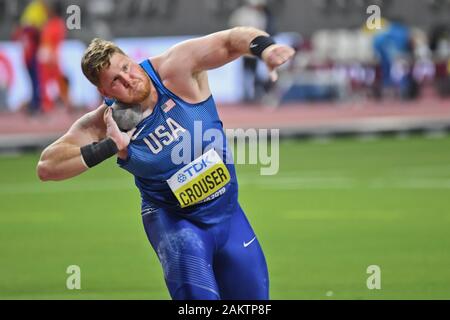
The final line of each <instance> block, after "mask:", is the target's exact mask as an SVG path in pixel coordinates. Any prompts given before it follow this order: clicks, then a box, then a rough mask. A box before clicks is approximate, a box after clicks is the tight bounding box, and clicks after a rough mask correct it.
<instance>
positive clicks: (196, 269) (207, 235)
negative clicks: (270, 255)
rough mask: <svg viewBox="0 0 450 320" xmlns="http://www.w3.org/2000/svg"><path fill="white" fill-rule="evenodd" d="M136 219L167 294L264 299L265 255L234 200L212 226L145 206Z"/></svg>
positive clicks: (266, 288)
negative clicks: (229, 211) (227, 213)
mask: <svg viewBox="0 0 450 320" xmlns="http://www.w3.org/2000/svg"><path fill="white" fill-rule="evenodd" d="M142 219H143V223H144V228H145V232H146V234H147V237H148V239H149V241H150V243H151V245H152V246H153V249H154V250H155V252H156V253H157V255H158V258H159V260H160V262H161V265H162V268H163V272H164V279H165V281H166V285H167V288H168V289H169V292H170V295H171V297H172V299H175V300H194V299H201V300H207V299H214V300H215V299H227V300H231V299H235V300H267V299H269V277H268V271H267V264H266V260H265V258H264V254H263V252H262V250H261V247H260V244H259V242H258V240H257V238H256V236H255V234H254V232H253V230H252V228H251V226H250V223H249V222H248V220H247V218H246V216H245V214H244V212H243V211H242V209H241V207H240V206H239V205H238V206H237V209H236V211H235V212H234V213H233V215H232V216H231V218H230V219H227V220H225V221H223V222H221V223H219V224H215V225H203V224H198V223H195V222H192V221H189V220H187V219H184V218H181V217H180V216H177V215H174V214H171V213H169V212H167V211H166V210H164V209H157V210H155V211H149V210H148V209H147V210H146V208H145V206H144V207H143V214H142Z"/></svg>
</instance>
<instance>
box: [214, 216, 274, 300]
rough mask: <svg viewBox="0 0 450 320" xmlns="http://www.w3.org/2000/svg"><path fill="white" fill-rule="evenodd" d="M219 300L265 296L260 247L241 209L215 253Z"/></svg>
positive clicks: (266, 281) (266, 278)
mask: <svg viewBox="0 0 450 320" xmlns="http://www.w3.org/2000/svg"><path fill="white" fill-rule="evenodd" d="M214 270H215V274H216V280H217V283H218V285H219V288H220V295H221V297H222V299H242V300H245V299H251V300H256V299H269V276H268V271H267V264H266V259H265V257H264V254H263V251H262V249H261V246H260V244H259V242H258V239H257V238H256V235H255V233H254V232H253V229H252V227H251V226H250V223H249V222H248V220H247V217H246V216H245V214H244V212H243V211H242V209H241V208H240V207H239V208H238V209H237V211H236V212H235V213H234V214H233V216H232V217H231V222H230V227H229V235H228V240H227V241H226V243H225V245H224V247H222V248H221V249H220V250H219V251H218V252H217V253H216V255H215V258H214Z"/></svg>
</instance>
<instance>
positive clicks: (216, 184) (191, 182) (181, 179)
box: [167, 149, 230, 208]
mask: <svg viewBox="0 0 450 320" xmlns="http://www.w3.org/2000/svg"><path fill="white" fill-rule="evenodd" d="M229 181H230V173H229V172H228V169H227V167H226V166H225V164H224V163H223V161H222V159H221V158H220V156H219V155H218V154H217V152H216V151H215V150H214V149H211V150H209V151H208V152H206V153H204V154H203V155H201V156H200V157H198V158H197V159H195V160H194V161H192V162H191V163H189V164H188V165H186V166H184V167H183V168H181V169H180V170H178V171H177V172H176V173H175V174H174V175H173V176H172V177H170V179H169V180H167V183H168V184H169V187H170V189H171V190H172V192H173V193H174V195H175V197H176V198H177V200H178V202H179V203H180V205H181V207H182V208H184V207H188V206H191V205H194V204H197V203H199V202H202V201H203V200H205V199H207V198H208V197H210V199H213V198H214V197H213V195H214V194H215V193H216V192H217V191H218V190H219V189H222V188H223V187H224V186H225V185H226V184H227V183H228V182H229Z"/></svg>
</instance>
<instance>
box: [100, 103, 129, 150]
mask: <svg viewBox="0 0 450 320" xmlns="http://www.w3.org/2000/svg"><path fill="white" fill-rule="evenodd" d="M103 120H104V121H105V124H106V136H107V137H110V138H111V139H113V141H114V142H115V143H116V145H117V149H119V151H121V150H125V149H126V148H127V146H128V145H129V144H130V139H131V136H132V135H133V133H134V131H136V128H134V129H131V130H130V131H128V132H122V131H120V129H119V127H118V126H117V123H116V122H115V121H114V119H113V117H112V110H111V108H109V107H108V108H106V110H105V113H104V114H103Z"/></svg>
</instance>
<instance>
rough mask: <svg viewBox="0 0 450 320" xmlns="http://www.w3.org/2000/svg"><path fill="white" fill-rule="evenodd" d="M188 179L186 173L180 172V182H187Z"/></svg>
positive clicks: (178, 178)
mask: <svg viewBox="0 0 450 320" xmlns="http://www.w3.org/2000/svg"><path fill="white" fill-rule="evenodd" d="M186 179H187V178H186V175H184V174H182V173H180V174H179V175H178V177H177V180H178V182H179V183H183V182H185V181H186Z"/></svg>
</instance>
